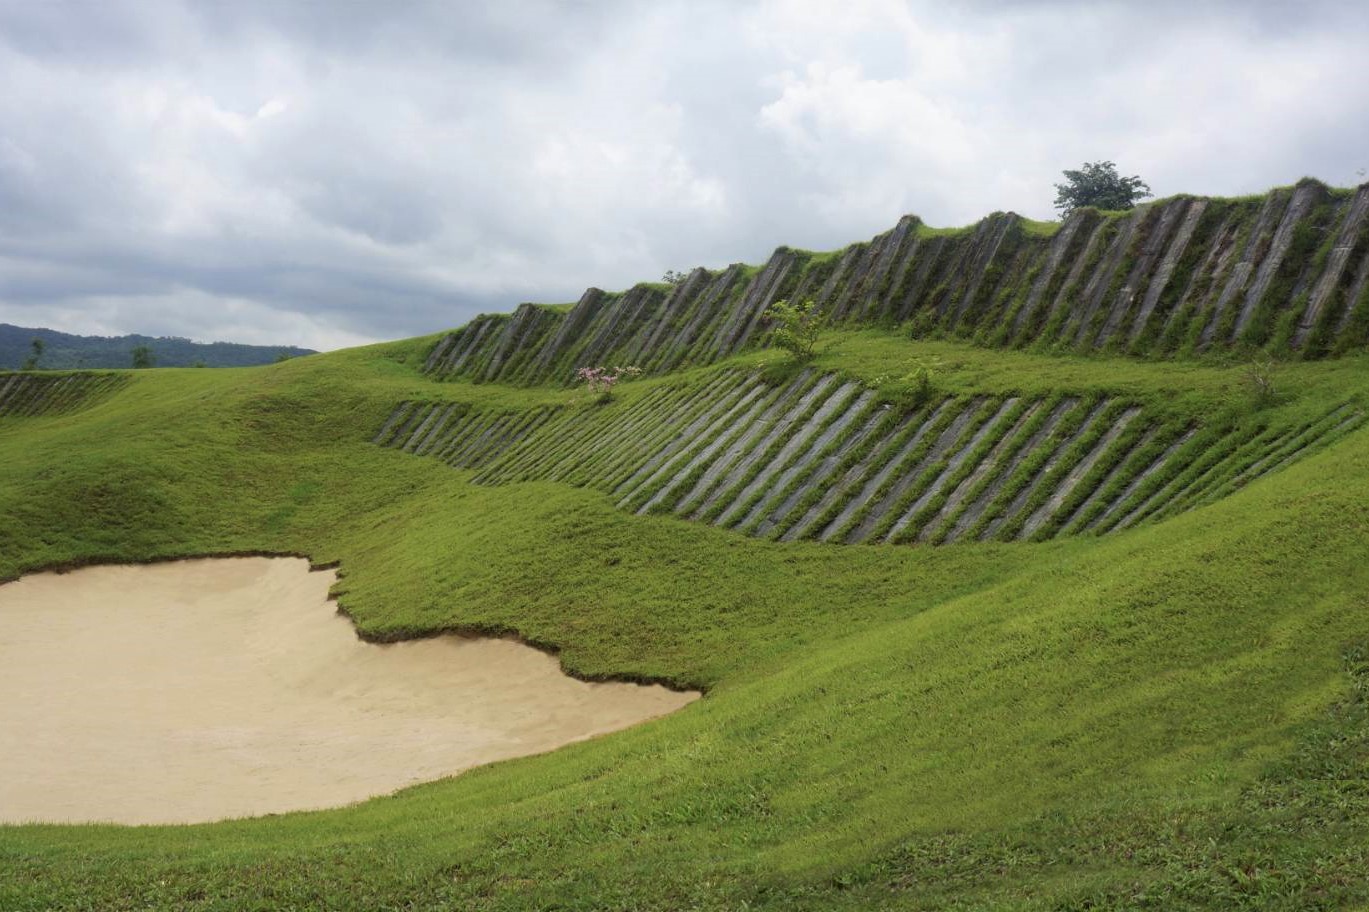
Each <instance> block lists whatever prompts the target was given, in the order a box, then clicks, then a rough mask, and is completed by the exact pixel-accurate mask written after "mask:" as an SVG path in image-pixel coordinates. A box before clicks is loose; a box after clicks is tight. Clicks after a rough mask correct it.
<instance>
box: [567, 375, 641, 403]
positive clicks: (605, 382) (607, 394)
mask: <svg viewBox="0 0 1369 912" xmlns="http://www.w3.org/2000/svg"><path fill="white" fill-rule="evenodd" d="M641 372H642V369H641V368H640V367H615V368H612V369H610V368H607V367H582V368H580V369H579V370H577V371H576V372H575V379H576V380H579V381H581V382H582V383H584V384H585V386H586V388H588V389H589V391H590V393H592V394H594V395H597V396H598V397H599V400H600V401H601V402H607V401H608V400H610V399H612V398H613V388H614V387H615V386H617V385H618V382H619V381H620V380H625V379H628V378H631V377H636V376H637V375H638V374H640V373H641Z"/></svg>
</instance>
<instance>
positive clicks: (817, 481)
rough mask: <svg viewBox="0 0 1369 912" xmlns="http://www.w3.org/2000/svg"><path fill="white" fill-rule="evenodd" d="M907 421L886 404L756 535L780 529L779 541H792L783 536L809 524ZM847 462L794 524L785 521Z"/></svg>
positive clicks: (824, 460)
mask: <svg viewBox="0 0 1369 912" xmlns="http://www.w3.org/2000/svg"><path fill="white" fill-rule="evenodd" d="M906 421H907V419H906V418H904V419H902V420H900V419H896V418H892V417H891V412H890V410H889V407H888V406H887V405H886V406H883V407H882V408H880V409H879V410H878V411H877V412H876V413H875V414H873V415H871V416H870V419H869V420H868V421H866V422H865V423H864V424H863V425H862V426H861V428H860V430H859V431H857V432H856V433H855V434H853V435H851V439H849V440H848V441H846V443H844V444H842V446H841V447H840V448H839V449H838V450H837V452H835V453H833V454H831V455H830V456H827V457H825V458H824V459H823V460H822V461H821V462H820V463H819V464H818V467H817V470H816V471H815V472H814V473H813V477H812V478H811V479H810V480H809V482H808V484H806V485H805V486H804V490H800V491H796V492H794V494H793V495H791V496H790V497H789V498H788V499H787V500H785V502H784V503H782V504H781V505H780V507H779V509H777V510H776V511H775V512H774V513H772V514H771V515H770V518H769V519H767V520H765V521H764V522H762V523H761V528H760V529H758V532H759V531H770V530H771V529H780V532H781V534H780V536H779V540H780V541H792V540H793V538H792V537H786V536H787V535H788V533H789V532H790V531H791V530H794V531H796V532H797V531H798V530H801V529H802V528H804V527H805V526H806V524H811V523H812V522H813V520H815V519H816V518H817V517H818V516H820V515H821V514H822V512H823V511H824V510H826V509H827V508H828V507H830V506H831V505H832V503H833V501H835V500H836V499H837V498H838V497H839V496H840V492H841V490H842V488H843V486H844V485H846V484H847V483H848V482H849V481H850V480H851V478H853V477H854V475H855V473H857V472H858V469H859V467H860V466H862V465H864V460H867V459H868V458H869V456H870V454H871V453H874V452H877V451H878V449H879V444H881V443H883V442H884V441H886V440H888V439H889V438H890V437H892V436H893V435H894V434H895V433H896V432H897V430H898V429H899V428H901V427H902V425H903V423H904V422H906ZM847 459H850V460H851V465H848V466H847V469H846V472H845V473H843V475H842V477H841V479H839V480H838V481H836V482H834V483H832V484H829V485H827V486H826V488H825V489H824V491H823V494H822V496H821V497H819V498H818V499H817V500H816V501H815V502H814V503H813V504H811V505H810V506H809V508H808V509H807V510H805V511H804V512H803V513H802V514H801V515H799V516H797V517H795V518H794V520H793V522H786V521H787V520H788V519H789V518H790V515H791V514H792V513H793V512H794V511H795V510H797V509H798V507H799V504H800V503H802V501H803V498H804V496H805V495H806V494H807V492H808V491H810V490H817V489H818V486H820V485H823V484H825V483H826V482H827V479H829V478H831V477H832V476H833V475H834V474H835V473H836V472H837V470H838V469H840V468H841V466H842V464H843V463H844V462H845V461H846V460H847Z"/></svg>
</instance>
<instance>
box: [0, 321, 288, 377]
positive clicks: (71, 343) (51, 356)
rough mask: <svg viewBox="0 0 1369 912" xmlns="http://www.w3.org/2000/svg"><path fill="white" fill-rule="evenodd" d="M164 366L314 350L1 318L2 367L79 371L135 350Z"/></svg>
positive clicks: (230, 362) (118, 362) (117, 362)
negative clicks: (89, 330) (107, 332)
mask: <svg viewBox="0 0 1369 912" xmlns="http://www.w3.org/2000/svg"><path fill="white" fill-rule="evenodd" d="M139 349H144V350H145V357H146V358H149V359H151V362H152V363H155V364H156V366H158V367H251V366H253V365H258V364H271V363H273V362H274V361H276V360H277V359H278V358H280V357H281V355H282V354H284V355H287V356H289V357H292V358H293V357H299V356H300V355H312V354H314V352H313V351H312V350H311V349H307V348H297V347H295V346H292V345H289V346H280V345H239V344H236V343H232V342H213V343H203V342H191V341H190V340H189V339H180V338H176V337H173V336H162V337H158V338H154V337H152V336H139V335H131V336H75V335H71V334H70V333H62V332H57V331H56V330H51V329H28V328H25V327H22V326H11V325H9V324H7V323H0V370H16V369H19V368H23V369H25V370H33V369H42V370H74V369H78V368H83V369H103V368H111V367H134V366H141V367H149V366H151V364H139V365H134V364H133V363H132V359H133V357H134V353H135V352H136V351H137V350H139Z"/></svg>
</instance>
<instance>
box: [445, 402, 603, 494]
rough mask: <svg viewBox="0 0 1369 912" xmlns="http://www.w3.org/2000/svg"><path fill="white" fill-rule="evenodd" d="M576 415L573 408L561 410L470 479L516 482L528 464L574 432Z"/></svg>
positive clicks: (477, 481) (489, 481) (484, 482)
mask: <svg viewBox="0 0 1369 912" xmlns="http://www.w3.org/2000/svg"><path fill="white" fill-rule="evenodd" d="M576 417H577V415H576V413H575V411H574V410H572V409H559V410H557V411H555V412H553V413H552V414H551V415H548V416H547V420H546V421H543V422H542V423H541V424H540V425H538V427H537V430H536V431H535V432H534V433H531V434H529V435H527V436H526V437H525V438H523V439H522V440H520V441H519V442H518V444H517V445H515V446H512V447H510V448H509V449H507V450H506V451H504V452H503V453H501V454H500V455H499V458H498V459H494V460H491V461H490V462H489V463H488V464H486V465H485V466H484V467H483V468H482V469H480V471H478V472H477V473H476V474H475V477H473V478H472V479H471V482H472V483H473V484H504V483H506V482H511V481H516V480H517V475H518V473H520V472H521V471H522V468H523V466H525V465H526V464H527V463H528V462H529V461H531V460H533V459H536V458H540V457H541V456H542V455H544V454H545V453H546V452H547V451H548V450H549V449H552V448H554V447H555V446H557V445H558V442H559V441H560V440H561V438H562V436H563V435H565V434H567V433H571V432H572V430H568V429H572V426H573V425H575V420H574V419H575V418H576Z"/></svg>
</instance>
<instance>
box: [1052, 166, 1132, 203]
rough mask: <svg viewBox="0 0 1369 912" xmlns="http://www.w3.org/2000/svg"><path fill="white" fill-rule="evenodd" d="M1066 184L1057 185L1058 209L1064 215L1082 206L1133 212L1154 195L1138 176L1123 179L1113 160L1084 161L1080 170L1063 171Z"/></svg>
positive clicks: (1056, 200)
mask: <svg viewBox="0 0 1369 912" xmlns="http://www.w3.org/2000/svg"><path fill="white" fill-rule="evenodd" d="M1061 173H1062V174H1064V175H1065V182H1064V183H1063V184H1056V185H1055V190H1056V194H1055V208H1057V209H1059V210H1060V215H1061V216H1066V215H1069V214H1070V213H1071V212H1073V211H1074V210H1075V209H1078V208H1079V207H1080V206H1096V207H1098V208H1099V209H1114V210H1115V209H1131V208H1132V207H1134V206H1135V205H1136V204H1137V203H1139V202H1140V201H1141V200H1143V199H1145V198H1146V197H1148V196H1151V195H1152V194H1151V192H1150V185H1148V184H1147V183H1146V182H1145V181H1143V180H1141V178H1139V177H1137V176H1136V175H1132V176H1131V177H1122V176H1121V175H1120V174H1118V173H1117V165H1115V164H1113V163H1112V162H1110V161H1101V162H1084V164H1082V165H1080V166H1079V170H1077V171H1062V172H1061Z"/></svg>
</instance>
